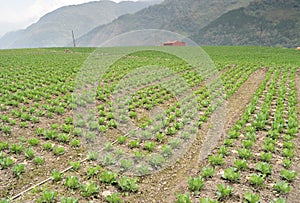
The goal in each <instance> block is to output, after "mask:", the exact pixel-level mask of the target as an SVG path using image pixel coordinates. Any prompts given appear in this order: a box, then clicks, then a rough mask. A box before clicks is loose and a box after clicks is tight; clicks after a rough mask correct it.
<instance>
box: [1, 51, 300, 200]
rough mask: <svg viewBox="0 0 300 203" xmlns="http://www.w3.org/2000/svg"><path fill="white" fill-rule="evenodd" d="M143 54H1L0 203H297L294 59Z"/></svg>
mask: <svg viewBox="0 0 300 203" xmlns="http://www.w3.org/2000/svg"><path fill="white" fill-rule="evenodd" d="M149 49H150V50H142V51H136V52H131V53H130V54H128V55H127V54H126V55H125V56H123V57H121V58H118V57H116V56H118V55H120V56H122V54H120V53H127V52H126V51H128V48H126V47H124V48H102V49H94V48H47V49H19V50H1V51H0V87H1V88H0V112H1V113H0V199H1V198H2V200H0V202H1V203H2V202H3V203H4V202H89V201H90V202H111V203H117V202H178V203H188V202H249V203H252V202H274V203H275V202H297V201H298V198H299V194H300V193H299V178H298V173H299V171H300V168H299V166H300V165H299V164H300V163H299V158H300V157H299V141H300V140H299V119H300V117H299V113H300V104H299V96H300V72H299V68H300V51H296V50H294V49H282V48H267V47H203V50H204V51H205V52H206V53H207V54H208V56H209V57H210V58H207V56H205V57H204V58H203V60H202V61H201V60H200V62H201V64H198V62H199V60H193V62H191V63H190V62H189V61H187V60H184V58H183V57H180V56H181V55H180V54H178V55H173V54H171V53H180V52H178V51H183V52H182V53H184V54H185V55H186V56H188V55H193V52H195V51H201V50H200V49H199V48H197V47H185V48H167V49H170V52H163V51H157V50H153V49H151V48H149ZM172 49H173V50H172ZM180 49H181V50H180ZM95 50H96V51H95ZM137 50H139V49H137ZM94 51H95V52H94ZM195 56H197V54H195ZM114 57H115V58H116V59H117V60H115V61H112V62H111V63H109V62H110V60H111V59H112V58H114ZM104 59H105V60H106V61H103V63H102V61H101V60H104ZM204 59H205V60H204ZM191 60H192V57H191ZM104 63H108V64H110V66H109V67H108V68H107V70H105V71H101V70H94V69H93V68H97V67H102V66H103V65H104ZM141 67H143V68H141ZM165 67H166V68H165ZM84 68H85V69H84ZM93 71H94V72H93ZM28 188H29V190H27V189H28Z"/></svg>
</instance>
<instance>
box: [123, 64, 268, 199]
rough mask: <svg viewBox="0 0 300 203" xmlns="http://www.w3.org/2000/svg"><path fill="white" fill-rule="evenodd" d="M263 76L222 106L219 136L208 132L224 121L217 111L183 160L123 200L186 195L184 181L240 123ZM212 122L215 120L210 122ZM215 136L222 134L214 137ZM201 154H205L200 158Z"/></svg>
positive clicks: (145, 181) (251, 80)
mask: <svg viewBox="0 0 300 203" xmlns="http://www.w3.org/2000/svg"><path fill="white" fill-rule="evenodd" d="M266 72H267V70H266V69H264V68H261V69H258V70H257V71H255V72H254V73H253V74H252V75H251V76H250V77H249V78H248V80H247V81H246V82H245V83H244V84H243V85H242V86H241V87H240V88H239V90H238V91H237V92H236V93H235V94H233V95H232V96H231V97H230V98H229V100H228V101H227V102H226V104H225V105H226V120H225V125H224V126H223V128H222V129H221V131H220V132H219V131H213V130H210V129H218V127H217V126H215V125H213V123H218V121H219V120H220V121H223V120H224V119H223V118H218V113H217V112H218V111H216V113H214V114H213V115H212V116H211V121H210V122H207V123H205V124H204V125H203V126H202V127H201V129H200V132H199V136H198V137H197V140H196V141H195V142H194V143H193V144H192V146H191V148H190V149H189V151H188V152H187V153H186V154H185V155H184V156H183V158H181V159H180V160H179V161H177V162H176V163H175V164H174V165H173V166H171V167H168V168H166V169H164V170H163V171H160V172H158V173H156V174H152V175H149V176H146V177H144V178H142V179H141V181H140V183H139V186H140V189H139V192H138V193H137V194H132V195H130V196H129V197H128V198H126V200H127V201H128V202H147V203H148V202H149V203H150V202H174V200H175V195H174V193H175V192H179V193H180V192H181V191H185V189H186V186H187V177H188V176H194V175H195V174H197V171H199V166H203V165H205V161H203V160H204V159H205V158H206V157H207V155H209V153H210V151H211V150H212V149H213V148H215V147H216V146H217V145H218V142H219V140H220V138H221V137H222V136H223V135H224V134H225V132H226V130H228V129H229V128H230V127H231V126H232V125H233V124H234V123H235V122H236V121H237V120H238V119H240V117H241V115H242V113H243V109H244V108H245V107H246V105H247V104H248V103H249V102H250V100H251V98H252V96H253V94H254V92H255V91H256V89H257V88H258V87H259V85H260V83H261V82H262V81H263V79H264V78H265V74H266ZM221 109H222V108H221ZM212 119H214V120H213V122H212ZM215 121H217V122H215ZM208 133H211V134H208ZM216 133H221V134H219V135H215V134H216ZM207 135H209V136H207ZM206 137H209V138H210V139H207V140H205V139H206ZM211 138H213V139H211ZM203 143H204V144H203ZM207 147H208V148H207ZM201 152H205V153H204V154H202V153H201ZM201 160H202V162H201Z"/></svg>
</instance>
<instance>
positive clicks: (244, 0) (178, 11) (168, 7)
mask: <svg viewBox="0 0 300 203" xmlns="http://www.w3.org/2000/svg"><path fill="white" fill-rule="evenodd" d="M249 2H250V0H184V1H183V0H165V1H164V2H162V3H161V4H158V5H153V6H150V7H147V8H145V9H142V10H140V11H138V12H136V13H134V14H127V15H123V16H120V17H119V18H118V19H116V20H114V21H113V22H112V23H109V24H107V25H102V26H99V27H97V28H95V29H93V30H92V31H91V32H89V33H87V34H86V35H84V36H83V37H81V38H79V39H78V43H79V46H98V45H100V44H102V43H103V42H104V41H106V40H108V39H110V38H112V37H114V36H116V35H118V34H121V33H126V32H129V31H133V30H141V29H165V30H169V31H173V32H177V33H180V34H184V35H186V36H189V35H192V34H194V33H196V31H198V30H199V29H200V28H202V27H204V26H206V25H208V24H209V23H210V22H212V21H213V20H215V19H216V18H218V17H219V16H221V15H222V14H224V13H226V12H228V11H230V10H232V9H236V8H239V7H242V6H247V5H248V4H249Z"/></svg>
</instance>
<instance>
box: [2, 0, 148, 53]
mask: <svg viewBox="0 0 300 203" xmlns="http://www.w3.org/2000/svg"><path fill="white" fill-rule="evenodd" d="M153 3H154V2H152V1H145V2H129V1H124V2H120V3H115V2H112V1H95V2H90V3H84V4H80V5H73V6H65V7H62V8H59V9H57V10H55V11H53V12H50V13H48V14H46V15H44V16H43V17H41V18H40V20H39V21H38V22H37V23H34V24H32V25H31V26H29V27H28V28H26V29H25V30H19V31H15V32H10V33H7V34H6V35H4V36H3V37H2V38H1V39H0V48H23V47H53V46H54V47H56V46H66V45H67V44H69V43H70V42H72V35H71V30H74V33H75V35H76V37H80V36H81V35H83V34H85V33H86V32H88V31H90V30H91V29H93V28H95V27H96V26H99V25H102V24H106V23H109V22H111V21H112V20H114V19H116V18H117V17H119V16H121V15H123V14H127V13H134V12H136V11H138V10H141V9H143V8H145V7H147V6H149V5H151V4H153Z"/></svg>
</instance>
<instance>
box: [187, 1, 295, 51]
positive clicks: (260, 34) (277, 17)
mask: <svg viewBox="0 0 300 203" xmlns="http://www.w3.org/2000/svg"><path fill="white" fill-rule="evenodd" d="M192 39H194V40H195V41H196V42H198V43H199V44H201V45H263V46H284V47H295V46H300V2H299V0H256V1H254V2H252V3H250V5H249V6H248V7H246V8H240V9H236V10H233V11H229V12H228V13H226V14H224V15H222V16H221V17H219V18H218V19H216V20H215V21H213V22H211V23H210V24H209V25H207V26H206V27H204V28H202V29H201V30H200V31H199V33H197V34H196V35H193V37H192Z"/></svg>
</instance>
